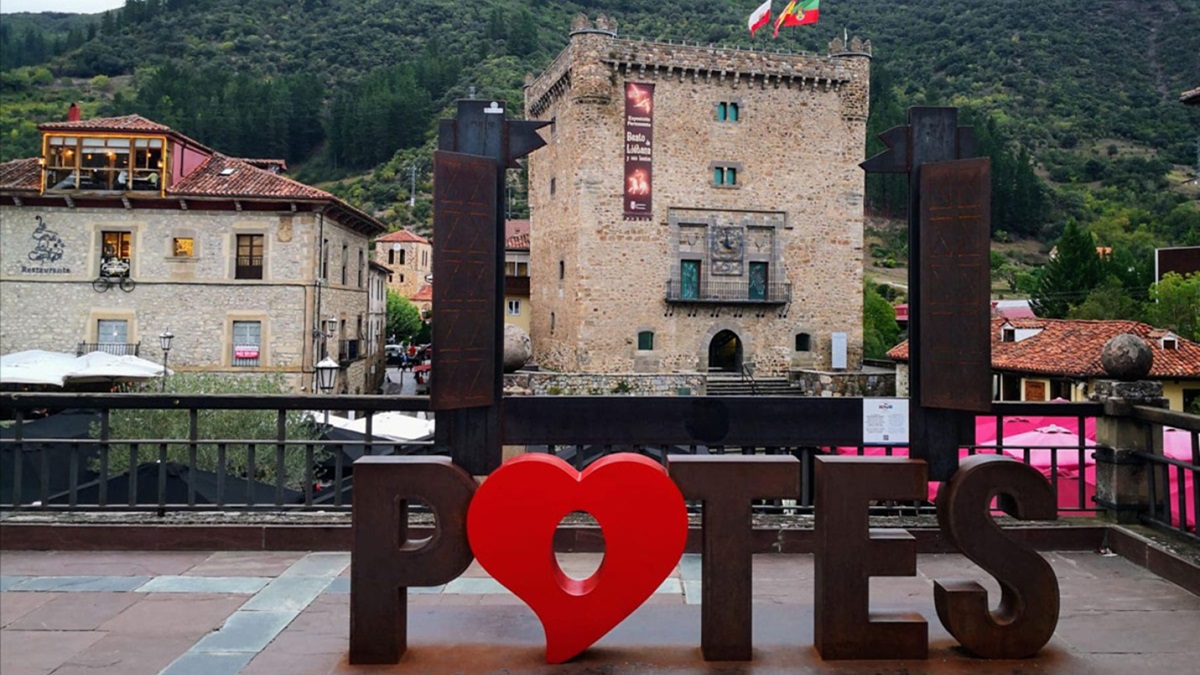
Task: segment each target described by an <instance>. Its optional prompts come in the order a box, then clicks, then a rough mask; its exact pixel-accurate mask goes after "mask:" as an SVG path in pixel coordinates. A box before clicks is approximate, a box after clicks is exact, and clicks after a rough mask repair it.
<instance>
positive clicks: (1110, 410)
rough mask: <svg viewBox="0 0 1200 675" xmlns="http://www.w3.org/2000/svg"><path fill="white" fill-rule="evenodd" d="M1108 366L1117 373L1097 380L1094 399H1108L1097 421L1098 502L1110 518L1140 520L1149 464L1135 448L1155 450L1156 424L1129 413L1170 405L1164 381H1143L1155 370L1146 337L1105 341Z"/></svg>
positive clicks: (1103, 359) (1104, 356) (1126, 336)
mask: <svg viewBox="0 0 1200 675" xmlns="http://www.w3.org/2000/svg"><path fill="white" fill-rule="evenodd" d="M1100 362H1101V364H1102V365H1103V366H1104V369H1105V371H1106V372H1107V373H1108V374H1109V375H1111V376H1113V377H1116V378H1120V379H1112V380H1099V381H1097V382H1096V386H1095V389H1094V391H1093V392H1092V394H1091V396H1090V398H1091V399H1092V400H1093V401H1099V402H1101V403H1104V416H1103V417H1101V418H1100V419H1098V420H1097V421H1096V443H1097V444H1098V445H1099V446H1100V448H1099V449H1097V450H1096V503H1097V504H1098V505H1099V506H1100V507H1101V508H1103V509H1104V510H1105V512H1106V516H1107V517H1108V518H1109V519H1110V520H1114V521H1115V522H1118V523H1136V522H1137V521H1138V514H1139V513H1141V512H1142V511H1145V510H1146V508H1147V506H1148V503H1149V495H1148V488H1147V479H1146V471H1147V467H1146V465H1145V463H1143V462H1142V461H1141V460H1139V459H1138V458H1137V457H1136V456H1134V453H1135V452H1138V451H1146V452H1151V451H1153V449H1154V442H1153V436H1152V431H1153V425H1151V424H1148V423H1146V422H1141V421H1139V420H1136V419H1133V418H1130V417H1125V416H1124V415H1125V414H1126V412H1127V411H1128V410H1129V408H1130V406H1134V405H1145V406H1154V407H1157V408H1166V407H1167V399H1165V398H1163V395H1162V383H1161V382H1153V381H1149V380H1143V379H1141V378H1143V377H1145V376H1146V375H1147V374H1148V373H1149V372H1150V366H1151V364H1152V363H1153V354H1152V353H1151V351H1150V348H1149V347H1147V346H1146V343H1145V342H1143V341H1142V340H1141V338H1139V337H1137V336H1134V335H1129V334H1124V335H1118V336H1116V337H1114V338H1113V339H1111V340H1109V341H1108V343H1107V344H1106V345H1104V351H1103V353H1102V354H1101V358H1100Z"/></svg>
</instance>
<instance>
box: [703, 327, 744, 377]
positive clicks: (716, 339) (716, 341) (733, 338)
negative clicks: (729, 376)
mask: <svg viewBox="0 0 1200 675" xmlns="http://www.w3.org/2000/svg"><path fill="white" fill-rule="evenodd" d="M708 370H709V371H710V372H711V371H722V372H727V373H740V372H741V371H742V341H741V339H740V338H738V335H737V333H735V332H733V331H731V330H723V331H721V332H720V333H717V334H716V335H714V336H713V339H712V342H709V343H708Z"/></svg>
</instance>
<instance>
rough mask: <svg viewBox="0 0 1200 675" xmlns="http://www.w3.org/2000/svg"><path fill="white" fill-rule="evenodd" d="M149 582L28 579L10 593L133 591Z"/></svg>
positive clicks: (115, 578)
mask: <svg viewBox="0 0 1200 675" xmlns="http://www.w3.org/2000/svg"><path fill="white" fill-rule="evenodd" d="M148 581H150V577H90V576H89V577H29V578H28V579H26V580H25V581H22V582H21V583H19V584H17V585H15V586H13V587H12V588H11V589H10V590H11V591H12V592H27V591H63V592H75V593H86V592H92V591H124V592H128V591H133V590H136V589H138V588H139V587H141V586H142V585H143V584H145V583H146V582H148Z"/></svg>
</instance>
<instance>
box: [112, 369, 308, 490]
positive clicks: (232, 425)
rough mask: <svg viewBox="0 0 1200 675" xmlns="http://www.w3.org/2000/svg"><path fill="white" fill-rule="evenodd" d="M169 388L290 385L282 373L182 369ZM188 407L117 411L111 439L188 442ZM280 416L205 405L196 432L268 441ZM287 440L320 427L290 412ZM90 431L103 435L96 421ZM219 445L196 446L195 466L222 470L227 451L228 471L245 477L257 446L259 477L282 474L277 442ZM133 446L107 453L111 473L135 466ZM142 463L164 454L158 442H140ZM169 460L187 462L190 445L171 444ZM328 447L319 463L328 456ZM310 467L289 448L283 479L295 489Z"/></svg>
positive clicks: (249, 391) (262, 390) (264, 390)
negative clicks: (188, 371)
mask: <svg viewBox="0 0 1200 675" xmlns="http://www.w3.org/2000/svg"><path fill="white" fill-rule="evenodd" d="M158 387H159V382H158V381H154V382H152V383H150V384H149V385H140V386H138V387H134V390H135V391H139V390H149V391H152V392H157V391H158ZM166 390H167V391H168V392H173V393H180V394H242V395H257V394H287V393H291V388H290V387H289V386H288V385H287V383H286V382H285V381H284V379H283V378H282V377H281V376H279V375H268V376H255V375H247V376H229V375H216V374H212V373H177V374H175V375H172V376H170V377H168V378H167V381H166ZM188 415H189V414H188V411H187V410H165V409H164V410H151V409H145V410H143V409H114V410H113V411H112V412H111V414H110V418H109V425H110V426H109V438H112V439H117V440H129V441H134V440H138V439H157V440H175V439H178V440H186V439H187V438H188V434H189V428H190V427H189V424H190V421H189V419H188ZM277 425H278V417H277V413H276V411H274V410H249V409H237V410H217V409H201V410H200V411H198V413H197V425H196V432H197V435H198V438H199V439H200V440H206V439H234V438H236V439H244V440H248V441H254V440H258V441H268V440H275V439H276V438H277V434H278V430H277ZM286 427H287V440H290V441H303V440H311V439H315V438H317V429H316V427H315V426H314V425H312V424H310V423H308V422H307V420H306V419H305V417H304V413H303V412H301V411H289V412H288V413H287V418H286ZM90 433H91V435H92V437H93V438H99V437H100V425H99V424H94V425H93V427H92V429H90ZM221 445H222V446H223V447H222V448H218V446H217V444H215V443H198V444H197V445H196V448H195V450H196V459H195V462H196V463H195V466H196V468H198V469H202V470H204V471H213V472H215V471H217V470H219V469H220V468H221V466H220V454H221V451H222V450H223V451H224V455H225V465H224V468H225V474H226V475H227V476H231V477H235V478H245V477H246V474H247V473H248V472H249V470H250V449H251V447H253V448H254V450H255V456H254V460H255V461H254V478H255V479H256V480H261V481H266V482H268V483H273V482H274V481H275V480H276V477H277V476H278V471H277V462H276V457H275V446H274V445H268V444H265V443H223V444H221ZM131 446H132V444H119V443H113V445H112V446H111V447H112V452H111V453H110V454H109V457H108V468H109V471H110V472H111V473H117V472H119V471H125V470H127V469H134V468H136V467H131V466H130V455H131V454H132V453H131V451H130V450H131ZM139 452H140V457H139V461H141V462H154V461H157V460H158V457H159V444H157V443H142V444H140V446H139ZM166 453H167V461H169V462H179V463H181V464H188V463H189V460H190V459H191V458H190V452H189V447H188V445H187V444H185V443H168V444H166ZM323 455H324V451H321V452H320V453H318V456H317V457H316V458H315V461H318V462H319V461H321V460H322V459H323ZM308 468H309V467H308V465H307V463H306V461H305V457H304V452H303V451H299V452H297V451H295V449H293V450H291V451H287V452H285V453H284V456H283V474H284V475H283V481H284V484H285V485H287V486H288V487H290V488H292V489H297V490H298V489H302V488H303V486H304V483H305V481H306V476H307V475H308Z"/></svg>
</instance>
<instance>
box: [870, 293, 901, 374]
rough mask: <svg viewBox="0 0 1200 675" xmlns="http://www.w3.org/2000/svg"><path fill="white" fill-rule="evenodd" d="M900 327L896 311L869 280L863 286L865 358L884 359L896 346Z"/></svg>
mask: <svg viewBox="0 0 1200 675" xmlns="http://www.w3.org/2000/svg"><path fill="white" fill-rule="evenodd" d="M899 337H900V326H899V325H897V324H896V309H895V308H894V307H892V305H891V303H889V302H888V301H887V300H885V299H884V298H883V296H882V295H880V294H879V292H878V291H876V290H875V285H874V284H873V283H871V281H870V280H869V279H868V280H867V282H866V283H865V284H864V285H863V356H865V357H866V358H869V359H882V358H885V357H886V355H887V350H889V349H891V348H892V347H894V346H895V345H896V340H897V339H898V338H899Z"/></svg>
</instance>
